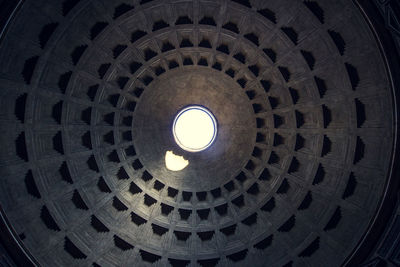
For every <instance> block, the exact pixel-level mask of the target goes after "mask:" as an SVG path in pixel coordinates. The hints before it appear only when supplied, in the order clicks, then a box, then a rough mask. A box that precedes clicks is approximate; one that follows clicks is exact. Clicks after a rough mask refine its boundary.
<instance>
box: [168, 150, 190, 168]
mask: <svg viewBox="0 0 400 267" xmlns="http://www.w3.org/2000/svg"><path fill="white" fill-rule="evenodd" d="M188 165H189V161H188V160H186V159H185V158H184V157H183V156H178V155H175V154H174V153H173V152H172V151H167V153H165V166H166V167H167V169H168V170H170V171H174V172H177V171H181V170H183V169H184V168H186V167H187V166H188Z"/></svg>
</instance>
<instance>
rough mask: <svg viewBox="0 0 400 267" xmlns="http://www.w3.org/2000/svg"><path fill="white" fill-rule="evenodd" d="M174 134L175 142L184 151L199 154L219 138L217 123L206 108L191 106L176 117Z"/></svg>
mask: <svg viewBox="0 0 400 267" xmlns="http://www.w3.org/2000/svg"><path fill="white" fill-rule="evenodd" d="M173 134H174V138H175V142H176V143H177V144H178V145H179V146H180V147H181V148H182V149H184V150H186V151H190V152H199V151H202V150H204V149H206V148H208V147H209V146H210V145H211V144H212V143H213V142H214V140H215V137H216V136H217V122H216V120H215V118H214V116H213V115H212V114H211V112H210V111H208V110H207V109H205V108H204V107H201V106H189V107H187V108H184V109H183V110H181V111H180V112H179V113H178V115H176V117H175V120H174V125H173Z"/></svg>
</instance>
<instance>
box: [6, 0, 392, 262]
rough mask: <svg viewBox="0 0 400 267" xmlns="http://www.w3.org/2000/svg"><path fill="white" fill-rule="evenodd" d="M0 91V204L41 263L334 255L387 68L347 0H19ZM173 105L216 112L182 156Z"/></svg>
mask: <svg viewBox="0 0 400 267" xmlns="http://www.w3.org/2000/svg"><path fill="white" fill-rule="evenodd" d="M132 5H133V6H134V8H133V7H132ZM0 96H1V97H0V101H1V103H0V127H1V129H2V130H3V132H2V135H0V144H1V146H2V149H1V151H0V174H1V175H0V203H1V206H2V207H3V208H4V210H5V211H6V213H7V215H8V217H9V219H10V221H11V222H12V224H13V226H14V228H15V230H16V232H17V233H19V234H22V233H23V234H24V236H25V238H24V240H23V241H22V242H23V243H24V245H25V246H26V247H27V248H28V249H29V250H30V252H31V253H32V254H33V255H34V256H35V257H36V258H37V259H38V261H39V262H40V263H41V264H42V265H44V266H67V265H72V266H89V265H92V264H93V265H94V266H98V265H101V266H132V265H137V266H150V265H151V264H153V265H155V266H168V265H173V266H186V265H188V266H199V265H200V266H216V265H218V266H245V265H249V266H339V265H340V264H341V263H342V262H343V260H344V259H345V258H346V257H347V256H348V254H349V253H350V252H351V251H352V249H353V248H354V247H355V246H356V245H357V243H358V242H359V241H360V239H361V237H362V236H363V234H364V233H365V231H366V229H367V226H368V224H369V223H370V221H371V220H372V219H373V218H374V215H375V211H376V208H377V206H378V204H379V201H380V199H381V197H382V194H383V190H384V186H385V183H386V181H387V175H388V174H389V171H390V169H389V167H390V160H391V156H392V146H393V125H394V120H393V118H392V109H393V107H392V91H391V88H390V83H389V81H388V77H387V76H386V72H385V65H384V62H383V60H382V57H381V55H380V52H379V49H378V46H377V44H376V42H375V39H374V36H373V34H372V32H371V31H370V29H369V27H368V25H367V23H366V22H365V21H364V19H363V17H362V15H361V14H360V12H359V10H358V9H357V7H356V6H354V5H353V3H352V2H351V1H347V0H341V1H330V0H321V1H318V3H317V2H309V1H306V2H303V1H300V0H283V1H274V0H269V1H265V0H250V1H244V0H241V1H203V0H196V1H189V0H187V1H136V0H135V1H132V2H124V1H120V0H118V1H108V0H102V1H100V0H99V1H73V0H66V1H26V2H25V3H24V5H23V6H22V8H21V10H20V12H19V13H18V14H17V16H16V17H15V20H14V21H13V22H12V24H11V27H10V28H9V31H8V32H7V34H6V35H5V38H4V40H3V41H2V43H1V46H0ZM188 104H201V105H204V106H206V107H207V108H209V109H210V110H211V111H212V112H213V113H214V114H215V116H216V118H217V120H218V124H219V134H218V138H217V141H216V143H215V144H214V145H213V146H212V147H211V148H210V149H208V150H206V151H204V152H201V153H198V154H191V153H188V152H184V151H182V150H180V149H179V148H178V147H177V146H176V145H175V144H174V143H173V139H172V135H171V123H172V120H173V118H174V116H175V114H176V112H178V110H179V109H180V108H182V107H183V106H185V105H188ZM171 149H172V150H173V151H174V152H175V153H177V154H179V153H181V154H183V155H184V156H185V158H187V159H189V161H190V165H189V167H188V168H187V169H185V170H184V171H182V172H181V173H171V172H169V171H167V170H166V169H165V167H164V162H163V157H164V155H165V152H166V151H167V150H171Z"/></svg>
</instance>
